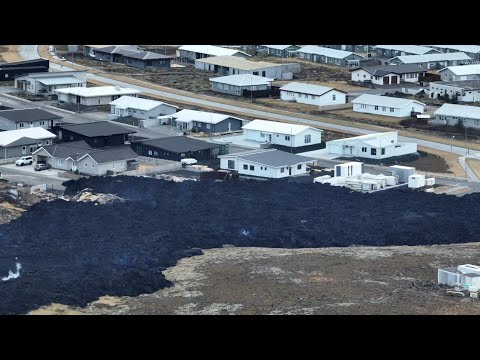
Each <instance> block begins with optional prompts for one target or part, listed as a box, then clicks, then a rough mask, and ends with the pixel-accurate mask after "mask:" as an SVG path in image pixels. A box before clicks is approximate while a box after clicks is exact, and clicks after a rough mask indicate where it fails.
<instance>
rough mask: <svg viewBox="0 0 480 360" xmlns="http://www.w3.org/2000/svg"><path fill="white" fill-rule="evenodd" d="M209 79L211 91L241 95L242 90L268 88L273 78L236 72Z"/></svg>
mask: <svg viewBox="0 0 480 360" xmlns="http://www.w3.org/2000/svg"><path fill="white" fill-rule="evenodd" d="M209 80H210V82H211V83H212V91H215V92H219V93H223V94H228V95H236V96H243V91H244V90H248V91H261V90H268V89H270V88H271V86H272V82H273V81H274V80H275V79H269V78H266V77H263V76H258V75H251V74H237V75H228V76H220V77H215V78H211V79H209Z"/></svg>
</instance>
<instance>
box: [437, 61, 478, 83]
mask: <svg viewBox="0 0 480 360" xmlns="http://www.w3.org/2000/svg"><path fill="white" fill-rule="evenodd" d="M438 74H439V75H440V77H441V79H442V81H460V80H480V64H471V65H460V66H448V67H446V68H443V69H441V70H439V71H438Z"/></svg>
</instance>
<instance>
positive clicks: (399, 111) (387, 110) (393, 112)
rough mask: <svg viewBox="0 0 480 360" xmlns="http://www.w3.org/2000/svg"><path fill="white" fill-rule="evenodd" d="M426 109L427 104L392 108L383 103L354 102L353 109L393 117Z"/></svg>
mask: <svg viewBox="0 0 480 360" xmlns="http://www.w3.org/2000/svg"><path fill="white" fill-rule="evenodd" d="M424 110H425V106H423V105H420V104H417V103H415V102H414V103H411V104H410V105H409V106H405V107H403V108H391V107H387V106H382V105H368V104H358V103H356V104H353V111H354V112H360V113H366V114H375V115H383V116H392V117H410V116H411V112H412V111H415V112H419V113H423V112H424Z"/></svg>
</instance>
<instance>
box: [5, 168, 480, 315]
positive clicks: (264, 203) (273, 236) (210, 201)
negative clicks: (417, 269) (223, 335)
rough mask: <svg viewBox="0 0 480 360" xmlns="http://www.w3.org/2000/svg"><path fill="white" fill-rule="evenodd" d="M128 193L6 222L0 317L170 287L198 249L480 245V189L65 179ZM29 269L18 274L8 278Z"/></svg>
mask: <svg viewBox="0 0 480 360" xmlns="http://www.w3.org/2000/svg"><path fill="white" fill-rule="evenodd" d="M65 185H66V186H67V189H66V191H65V194H66V195H69V194H70V195H73V194H76V193H77V192H78V191H81V190H83V189H85V188H89V189H92V191H93V192H94V193H112V194H116V195H118V196H121V197H123V198H125V199H127V201H126V202H124V203H121V202H116V203H111V204H107V205H99V204H98V205H96V204H95V203H82V202H75V201H64V200H55V201H52V202H40V203H38V204H35V205H33V206H32V207H31V208H30V209H29V210H28V211H27V212H26V213H25V214H24V215H23V216H21V217H20V218H18V219H16V220H14V221H12V222H11V223H9V224H5V225H2V226H0V293H1V296H0V313H1V314H22V313H27V312H28V311H30V310H33V309H35V308H38V307H40V306H43V305H48V304H50V303H52V302H57V303H62V304H67V305H75V306H85V305H86V304H87V303H89V302H91V301H94V300H96V299H97V298H98V297H100V296H103V295H113V296H115V295H117V296H122V295H123V296H135V295H139V294H142V293H151V292H154V291H156V290H158V289H161V288H163V287H166V286H170V285H171V283H170V282H169V281H167V280H166V279H165V278H164V276H163V274H162V271H163V270H165V269H166V268H167V267H170V266H173V265H175V264H176V262H177V261H178V260H179V259H181V258H184V257H188V256H193V255H198V254H201V253H202V252H201V250H200V249H209V248H215V247H220V246H222V245H223V244H232V245H235V246H252V247H283V248H301V247H326V246H349V245H354V244H355V245H377V246H385V245H430V244H451V243H461V242H474V241H480V222H479V221H478V213H479V210H480V194H472V195H466V196H463V197H455V196H448V195H436V194H429V193H423V192H413V191H407V190H390V191H380V192H376V193H373V194H362V193H357V192H353V191H350V190H348V189H345V188H338V187H329V186H328V185H320V184H299V183H289V182H286V181H266V182H258V181H230V182H193V181H185V182H182V183H175V182H169V181H164V180H155V179H150V178H134V177H124V176H119V177H115V178H90V179H80V180H77V181H68V182H66V183H65ZM15 258H18V261H19V262H20V263H21V265H22V269H21V270H20V277H18V278H14V279H10V280H8V281H1V277H4V276H7V275H8V271H9V270H12V271H14V270H15Z"/></svg>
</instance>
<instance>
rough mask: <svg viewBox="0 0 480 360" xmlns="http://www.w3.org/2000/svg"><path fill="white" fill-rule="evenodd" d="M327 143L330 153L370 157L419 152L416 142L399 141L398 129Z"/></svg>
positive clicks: (376, 157) (385, 157)
mask: <svg viewBox="0 0 480 360" xmlns="http://www.w3.org/2000/svg"><path fill="white" fill-rule="evenodd" d="M326 145H327V151H328V153H330V154H336V155H338V156H352V157H360V158H368V159H387V158H391V157H396V156H402V155H408V154H413V153H416V152H417V144H416V143H404V142H399V141H398V132H397V131H390V132H385V133H374V134H368V135H361V136H355V137H351V138H345V139H338V140H332V141H327V144H326Z"/></svg>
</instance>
